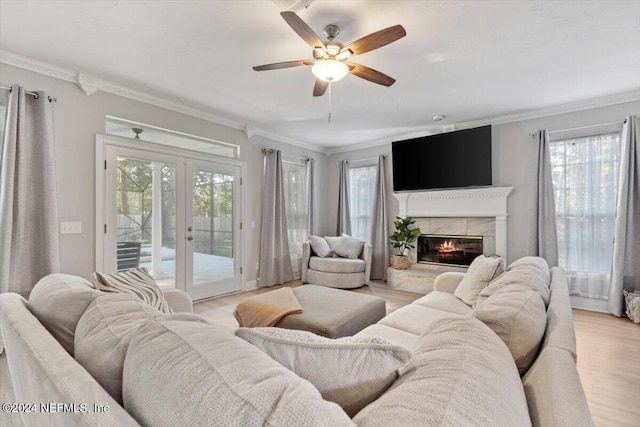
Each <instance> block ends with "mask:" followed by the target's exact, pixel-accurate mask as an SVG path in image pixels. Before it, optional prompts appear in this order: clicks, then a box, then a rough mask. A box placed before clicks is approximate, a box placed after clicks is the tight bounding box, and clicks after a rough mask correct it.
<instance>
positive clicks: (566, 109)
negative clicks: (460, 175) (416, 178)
mask: <svg viewBox="0 0 640 427" xmlns="http://www.w3.org/2000/svg"><path fill="white" fill-rule="evenodd" d="M635 101H640V90H633V91H629V92H622V93H617V94H613V95H607V96H603V97H600V98H593V99H588V100H584V101H577V102H572V103H569V104H562V105H557V106H554V107H547V108H541V109H537V110H529V111H526V112H522V113H514V114H505V115H501V116H495V117H488V118H485V119H481V120H474V121H471V122H462V123H453V124H449V125H446V126H445V127H451V126H453V127H454V128H455V130H459V129H468V128H474V127H478V126H486V125H504V124H507V123H515V122H523V121H526V120H534V119H540V118H543V117H549V116H557V115H560V114H567V113H575V112H577V111H584V110H590V109H592V108H600V107H608V106H610V105H617V104H624V103H625V102H635ZM433 129H434V128H433V127H432V126H431V127H429V128H426V127H422V128H417V129H414V130H411V131H410V132H405V133H399V134H394V135H390V136H386V137H384V138H380V139H378V140H375V141H369V142H363V143H359V144H353V145H342V146H338V147H332V148H328V149H327V155H329V156H332V155H334V154H337V153H344V152H348V151H355V150H361V149H363V148H370V147H376V146H380V145H386V144H389V143H390V142H391V141H392V140H399V139H411V138H419V137H421V136H428V135H433V134H435V133H439V132H434V131H433ZM445 131H448V130H445V129H444V128H443V129H442V132H445Z"/></svg>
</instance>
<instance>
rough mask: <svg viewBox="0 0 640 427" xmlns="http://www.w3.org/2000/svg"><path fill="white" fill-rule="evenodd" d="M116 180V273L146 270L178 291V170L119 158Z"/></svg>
mask: <svg viewBox="0 0 640 427" xmlns="http://www.w3.org/2000/svg"><path fill="white" fill-rule="evenodd" d="M116 180H117V187H116V198H117V199H116V206H117V218H116V224H117V227H116V228H117V230H116V236H117V239H116V242H117V243H116V259H117V261H116V270H117V271H123V270H128V269H130V268H137V267H146V268H147V269H148V270H149V272H150V273H151V274H152V275H153V277H154V278H155V279H156V281H157V282H158V285H159V286H160V287H175V282H176V277H175V273H176V223H175V220H176V218H175V216H176V166H175V165H174V164H168V163H162V162H151V161H148V160H139V159H132V158H124V157H118V159H117V170H116Z"/></svg>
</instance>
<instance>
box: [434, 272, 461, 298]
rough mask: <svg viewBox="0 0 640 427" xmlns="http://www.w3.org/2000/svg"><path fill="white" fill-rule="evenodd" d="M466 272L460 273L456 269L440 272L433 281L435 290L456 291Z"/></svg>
mask: <svg viewBox="0 0 640 427" xmlns="http://www.w3.org/2000/svg"><path fill="white" fill-rule="evenodd" d="M464 274H465V273H458V272H454V271H448V272H446V273H442V274H439V275H438V277H436V280H435V282H434V283H433V290H434V291H440V292H449V293H450V294H452V293H454V292H455V290H456V288H457V287H458V285H459V284H460V282H461V281H462V278H463V277H464Z"/></svg>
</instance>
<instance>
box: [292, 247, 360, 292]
mask: <svg viewBox="0 0 640 427" xmlns="http://www.w3.org/2000/svg"><path fill="white" fill-rule="evenodd" d="M371 251H372V247H371V245H370V244H368V243H365V244H364V246H363V248H362V252H361V253H360V255H359V257H358V258H356V259H351V258H336V257H331V256H329V257H326V258H322V257H319V256H317V255H316V254H315V253H314V252H313V249H312V248H311V245H310V244H309V242H304V243H303V244H302V282H303V283H311V284H314V285H319V286H327V287H329V288H340V289H352V288H359V287H361V286H363V285H366V284H368V283H369V279H370V278H371Z"/></svg>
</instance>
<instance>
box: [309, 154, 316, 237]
mask: <svg viewBox="0 0 640 427" xmlns="http://www.w3.org/2000/svg"><path fill="white" fill-rule="evenodd" d="M314 234H316V177H315V171H314V164H313V159H309V160H308V161H307V235H308V236H311V235H314Z"/></svg>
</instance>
